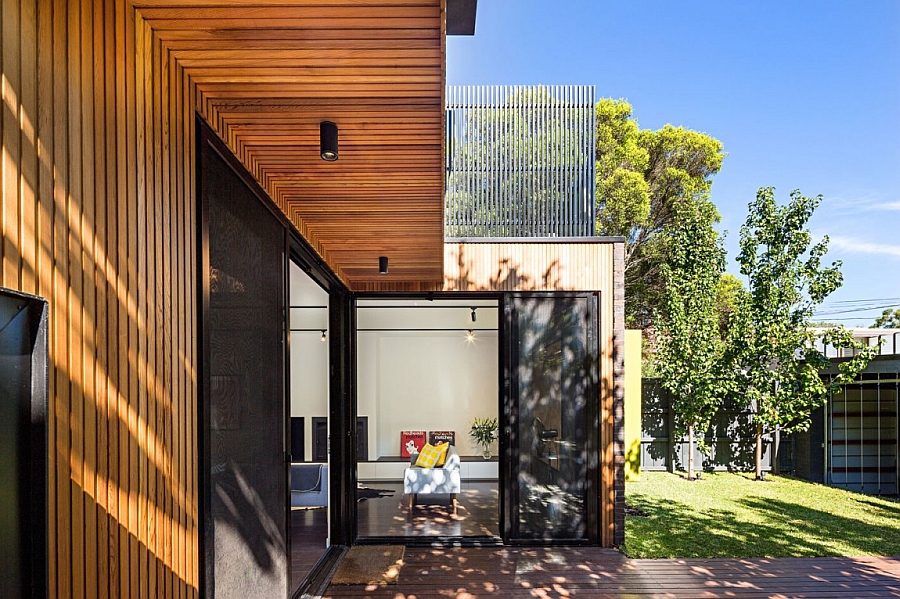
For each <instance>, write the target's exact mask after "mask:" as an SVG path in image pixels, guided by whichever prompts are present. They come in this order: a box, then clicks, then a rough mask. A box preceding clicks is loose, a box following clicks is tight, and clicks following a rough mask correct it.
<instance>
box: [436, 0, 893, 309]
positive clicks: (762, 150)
mask: <svg viewBox="0 0 900 599" xmlns="http://www.w3.org/2000/svg"><path fill="white" fill-rule="evenodd" d="M447 83H448V84H450V85H538V84H546V85H563V84H588V85H594V86H596V90H597V92H596V93H597V97H598V98H599V97H612V98H625V99H627V100H628V101H629V102H630V103H631V105H632V107H633V110H634V116H635V117H636V118H637V120H638V122H639V124H640V126H641V127H642V128H645V129H647V128H649V129H658V128H660V127H662V126H663V125H665V124H666V123H671V124H673V125H676V126H683V127H685V128H688V129H694V130H697V131H702V132H704V133H707V134H709V135H712V136H713V137H715V138H717V139H719V140H720V141H721V142H722V143H723V144H724V148H725V152H726V153H727V156H726V158H725V160H724V163H723V166H722V170H721V172H720V173H719V174H718V175H716V176H715V178H714V179H713V186H712V197H713V201H714V202H715V203H716V205H717V206H718V208H719V211H720V212H721V214H722V225H721V228H722V229H723V230H725V231H727V237H726V244H725V245H726V247H727V249H728V254H729V255H728V270H729V272H732V273H734V274H736V275H737V274H739V273H738V265H737V263H736V262H735V257H736V255H737V248H738V234H739V230H740V227H741V225H742V224H743V222H744V220H745V218H746V215H747V204H748V203H749V202H750V201H751V200H752V199H753V198H754V197H755V195H756V190H757V189H758V188H759V187H762V186H772V187H775V192H776V198H777V199H778V201H779V202H780V203H785V202H787V200H788V196H789V194H790V192H791V190H793V189H799V190H800V191H801V192H802V193H803V195H807V196H811V195H818V194H822V196H824V200H823V202H822V204H821V206H820V207H819V209H818V211H817V212H816V214H815V215H814V216H813V219H812V221H811V223H810V228H811V230H812V232H813V234H814V235H815V236H817V237H821V236H822V235H825V234H827V235H828V236H829V237H830V238H831V245H830V248H831V249H830V251H829V253H828V257H829V258H831V259H832V260H841V261H843V268H842V272H843V273H844V286H843V288H841V289H840V290H838V291H837V292H835V293H834V294H833V295H832V296H831V297H830V298H829V299H828V300H827V302H826V304H825V306H824V307H823V309H822V311H821V313H822V315H821V319H822V320H831V321H835V322H840V323H843V324H845V325H847V326H860V325H862V326H866V325H870V324H871V323H872V321H873V320H874V318H875V316H877V315H878V314H880V313H881V310H882V309H883V308H884V307H888V306H890V307H900V0H855V1H852V2H851V1H846V0H840V1H837V0H830V1H829V0H817V1H783V0H782V1H750V0H746V1H728V2H723V1H721V0H702V1H701V0H695V1H690V0H685V1H679V2H665V1H653V2H650V1H635V0H620V1H617V2H606V1H600V0H480V1H479V2H478V16H477V20H476V26H475V35H474V36H473V37H453V36H451V37H448V39H447ZM857 300H866V301H863V302H857ZM871 306H878V307H879V308H878V309H874V310H869V311H856V312H850V313H840V314H838V313H836V312H837V311H839V310H846V309H847V308H861V307H871ZM851 318H852V320H851Z"/></svg>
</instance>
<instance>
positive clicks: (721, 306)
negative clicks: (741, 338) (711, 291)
mask: <svg viewBox="0 0 900 599" xmlns="http://www.w3.org/2000/svg"><path fill="white" fill-rule="evenodd" d="M746 294H747V290H746V289H744V284H743V283H742V282H741V280H740V279H739V278H737V277H736V276H734V275H733V274H731V273H727V272H726V273H723V274H722V276H721V277H720V278H719V284H718V286H717V287H716V313H717V314H718V315H719V336H720V337H721V338H722V339H723V340H724V339H726V338H727V337H728V330H729V325H730V323H731V319H732V318H733V317H734V315H735V312H736V311H737V310H738V307H739V306H740V304H741V303H742V301H743V300H744V297H745V296H746Z"/></svg>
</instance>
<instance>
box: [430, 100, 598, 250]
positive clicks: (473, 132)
mask: <svg viewBox="0 0 900 599" xmlns="http://www.w3.org/2000/svg"><path fill="white" fill-rule="evenodd" d="M595 120H596V117H595V111H594V88H593V86H536V87H519V86H451V87H449V88H448V89H447V110H446V163H445V171H446V193H445V211H444V219H445V234H446V236H447V237H585V236H592V235H594V229H595V227H594V147H595V137H596V127H595Z"/></svg>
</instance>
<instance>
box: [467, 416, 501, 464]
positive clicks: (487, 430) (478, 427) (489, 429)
mask: <svg viewBox="0 0 900 599" xmlns="http://www.w3.org/2000/svg"><path fill="white" fill-rule="evenodd" d="M469 436H470V437H472V440H473V441H475V442H476V443H478V444H479V445H481V455H482V457H484V459H486V460H489V459H491V443H493V442H494V439H496V438H497V419H496V418H476V419H475V420H473V421H472V428H470V429H469Z"/></svg>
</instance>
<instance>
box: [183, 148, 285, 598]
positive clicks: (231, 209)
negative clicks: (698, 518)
mask: <svg viewBox="0 0 900 599" xmlns="http://www.w3.org/2000/svg"><path fill="white" fill-rule="evenodd" d="M200 164H201V168H200V175H199V176H200V186H201V194H202V196H201V197H202V201H203V205H204V207H205V214H204V223H205V225H206V235H205V236H204V237H205V239H206V242H207V246H206V253H205V254H206V255H205V260H204V262H205V266H206V269H205V271H204V272H203V273H202V276H204V277H205V278H206V281H205V284H204V287H205V289H206V290H207V293H208V295H207V297H206V298H204V299H205V302H204V303H205V304H206V305H207V306H208V309H207V311H206V313H205V314H204V325H205V331H204V332H205V335H204V342H205V344H206V347H207V351H206V356H207V361H206V362H205V364H204V366H205V369H204V379H203V387H204V391H205V399H206V401H205V407H206V409H205V410H204V411H203V417H204V420H203V421H202V422H201V428H203V429H204V433H205V435H206V439H207V440H208V443H209V444H208V446H207V447H208V453H207V454H206V455H205V456H204V457H205V459H204V460H203V466H202V467H203V468H204V469H207V470H208V484H209V487H208V489H207V490H208V494H207V495H206V497H205V501H204V503H205V506H206V509H207V516H208V517H207V518H206V519H205V524H206V530H205V536H206V543H205V547H204V559H205V561H206V566H207V567H206V572H207V574H208V578H209V579H208V580H207V581H206V583H207V585H206V590H207V594H208V596H211V597H217V598H222V597H240V598H241V599H249V598H253V597H278V596H281V597H283V596H286V595H287V591H288V581H289V573H290V567H289V561H288V551H287V507H286V502H287V496H288V489H287V472H286V468H287V465H286V460H285V456H286V454H287V448H286V439H285V436H286V435H285V423H286V413H285V405H286V400H285V338H286V333H285V331H286V328H287V326H286V304H285V297H286V294H285V285H286V274H285V273H286V256H285V248H286V237H285V236H286V231H285V228H284V226H283V225H282V223H281V222H279V220H278V219H277V218H276V217H275V216H274V215H273V214H272V213H271V212H270V211H269V210H268V209H267V208H266V207H265V206H264V205H263V204H262V203H261V202H260V201H259V199H258V198H257V196H256V195H255V194H254V193H253V192H252V191H251V190H250V189H249V188H248V187H247V186H246V185H244V184H243V182H242V181H241V179H240V178H239V177H238V175H237V174H236V173H235V172H234V170H233V169H232V168H231V167H230V166H229V165H228V164H227V163H226V161H225V160H223V159H222V158H221V156H220V155H219V153H218V152H216V151H214V150H213V149H212V148H211V147H210V146H208V145H202V146H201V152H200Z"/></svg>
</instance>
